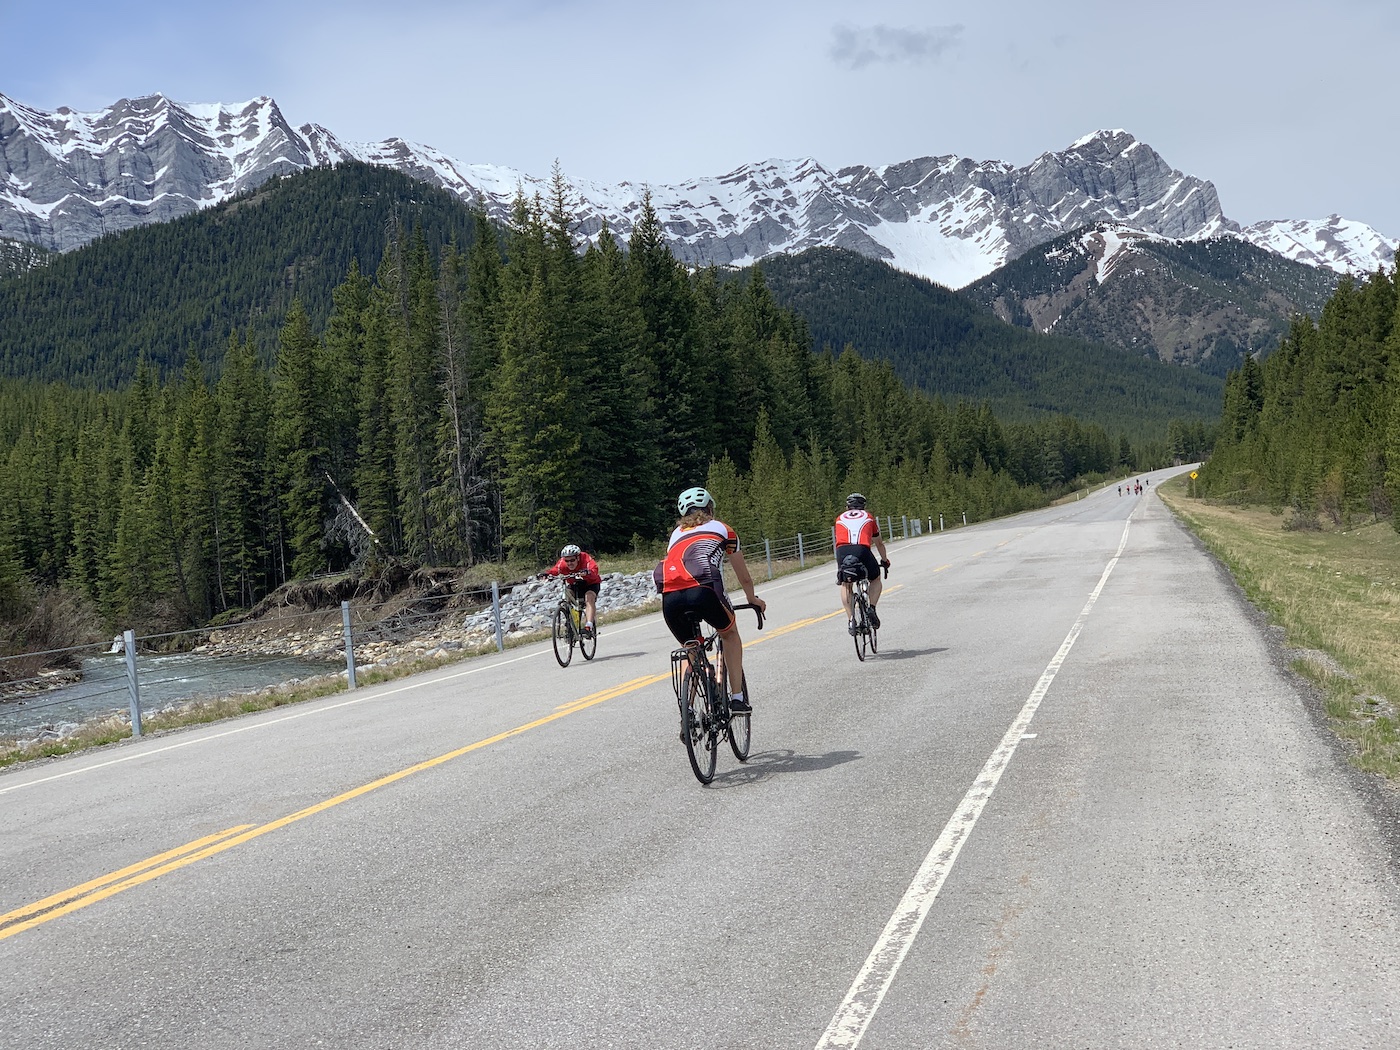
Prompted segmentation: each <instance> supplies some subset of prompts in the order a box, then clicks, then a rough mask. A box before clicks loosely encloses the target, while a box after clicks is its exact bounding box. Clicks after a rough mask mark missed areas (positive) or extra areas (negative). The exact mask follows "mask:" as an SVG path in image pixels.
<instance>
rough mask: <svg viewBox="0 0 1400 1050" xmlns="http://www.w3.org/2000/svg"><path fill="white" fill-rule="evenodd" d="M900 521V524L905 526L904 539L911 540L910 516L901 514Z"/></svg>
mask: <svg viewBox="0 0 1400 1050" xmlns="http://www.w3.org/2000/svg"><path fill="white" fill-rule="evenodd" d="M899 520H900V523H901V524H902V525H903V526H904V538H905V539H906V540H907V539H908V538H909V515H908V514H901V515H900V516H899Z"/></svg>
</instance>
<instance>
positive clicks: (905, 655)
mask: <svg viewBox="0 0 1400 1050" xmlns="http://www.w3.org/2000/svg"><path fill="white" fill-rule="evenodd" d="M947 651H948V647H947V646H946V645H936V646H934V647H933V648H932V649H881V650H880V651H879V652H878V653H876V654H875V655H874V656H872V657H870V659H872V660H912V659H914V657H916V656H932V655H933V654H934V653H946V652H947Z"/></svg>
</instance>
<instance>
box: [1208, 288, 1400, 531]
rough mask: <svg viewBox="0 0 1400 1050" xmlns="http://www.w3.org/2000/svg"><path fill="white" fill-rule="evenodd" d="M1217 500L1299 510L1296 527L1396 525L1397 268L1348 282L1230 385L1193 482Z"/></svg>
mask: <svg viewBox="0 0 1400 1050" xmlns="http://www.w3.org/2000/svg"><path fill="white" fill-rule="evenodd" d="M1197 486H1198V491H1199V492H1200V493H1202V494H1203V495H1208V496H1212V497H1216V498H1220V499H1232V500H1239V501H1246V502H1257V503H1266V504H1270V505H1272V506H1275V507H1279V508H1285V507H1286V508H1289V509H1290V511H1291V514H1290V518H1289V519H1288V520H1289V524H1290V525H1292V526H1294V527H1299V528H1308V527H1314V526H1316V525H1317V523H1318V521H1319V518H1326V519H1327V520H1328V521H1330V522H1332V523H1334V524H1338V525H1340V524H1343V523H1345V522H1347V521H1349V520H1354V519H1356V518H1358V517H1360V518H1369V519H1375V518H1384V517H1391V518H1392V520H1394V521H1395V523H1396V526H1397V528H1400V295H1397V291H1396V278H1395V274H1394V271H1391V272H1389V273H1387V272H1383V271H1382V272H1378V273H1376V274H1374V275H1372V276H1371V277H1370V278H1368V279H1367V280H1366V281H1364V282H1362V283H1361V284H1360V285H1359V286H1357V285H1354V284H1353V283H1352V282H1351V281H1349V280H1347V281H1344V282H1343V283H1342V284H1341V285H1340V286H1339V287H1338V288H1337V290H1336V292H1335V293H1334V294H1333V295H1332V297H1331V298H1330V299H1329V300H1328V301H1327V304H1326V305H1325V306H1324V307H1323V309H1322V313H1321V317H1320V318H1319V319H1318V320H1317V321H1316V322H1314V321H1313V320H1312V319H1310V318H1308V317H1299V318H1298V319H1296V320H1295V322H1294V324H1293V327H1292V329H1291V331H1290V332H1289V333H1288V336H1287V338H1285V339H1284V340H1283V342H1282V343H1281V345H1280V346H1279V348H1278V349H1277V350H1275V351H1274V352H1273V353H1272V354H1270V355H1269V356H1268V357H1267V358H1266V359H1265V360H1264V362H1263V363H1262V364H1260V363H1258V362H1256V361H1255V360H1254V359H1253V358H1247V359H1246V360H1245V362H1244V365H1243V366H1242V367H1241V368H1240V369H1239V370H1238V371H1235V372H1233V373H1231V374H1230V376H1229V378H1228V380H1227V382H1226V385H1225V401H1224V409H1223V414H1222V417H1221V423H1220V428H1219V438H1218V441H1217V444H1216V449H1215V452H1214V454H1213V455H1212V456H1211V459H1210V462H1209V463H1207V464H1206V467H1205V469H1204V470H1203V471H1202V473H1201V477H1200V479H1199V481H1198V482H1197Z"/></svg>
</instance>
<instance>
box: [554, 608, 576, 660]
mask: <svg viewBox="0 0 1400 1050" xmlns="http://www.w3.org/2000/svg"><path fill="white" fill-rule="evenodd" d="M573 658H574V625H573V624H572V623H570V622H569V610H568V609H566V608H564V607H563V606H562V605H561V606H560V607H559V608H558V609H555V610H554V659H556V660H558V661H559V666H560V667H568V666H569V661H570V660H572V659H573Z"/></svg>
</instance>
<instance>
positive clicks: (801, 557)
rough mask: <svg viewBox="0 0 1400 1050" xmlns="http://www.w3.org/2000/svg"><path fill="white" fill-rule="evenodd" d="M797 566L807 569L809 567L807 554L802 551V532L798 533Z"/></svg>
mask: <svg viewBox="0 0 1400 1050" xmlns="http://www.w3.org/2000/svg"><path fill="white" fill-rule="evenodd" d="M797 567H798V568H799V569H805V568H806V567H807V556H806V554H804V553H803V551H802V533H800V532H799V533H798V534H797Z"/></svg>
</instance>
